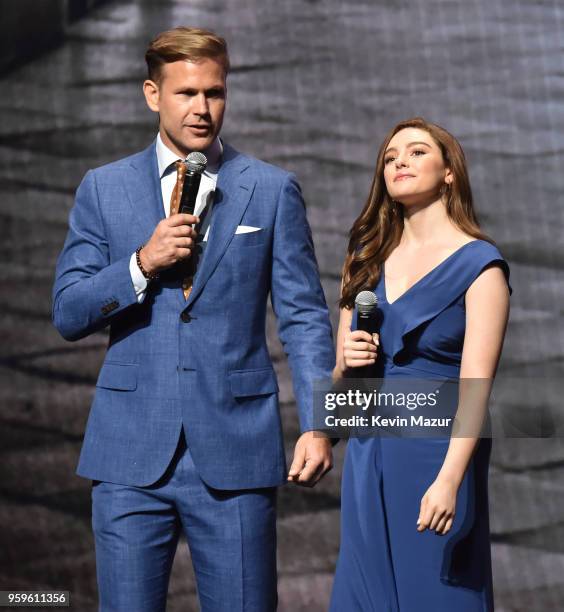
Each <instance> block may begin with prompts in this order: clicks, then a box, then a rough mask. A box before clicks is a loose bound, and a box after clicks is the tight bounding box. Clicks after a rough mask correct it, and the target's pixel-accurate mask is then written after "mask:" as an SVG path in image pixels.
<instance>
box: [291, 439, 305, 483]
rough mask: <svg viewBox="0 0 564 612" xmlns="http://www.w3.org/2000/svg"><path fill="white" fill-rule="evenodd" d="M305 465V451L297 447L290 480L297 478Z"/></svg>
mask: <svg viewBox="0 0 564 612" xmlns="http://www.w3.org/2000/svg"><path fill="white" fill-rule="evenodd" d="M304 463H305V449H302V448H301V447H298V446H296V450H295V451H294V460H293V461H292V465H291V466H290V471H289V472H288V479H289V480H290V479H291V478H293V477H295V476H297V475H298V474H299V473H300V472H301V471H302V468H303V466H304Z"/></svg>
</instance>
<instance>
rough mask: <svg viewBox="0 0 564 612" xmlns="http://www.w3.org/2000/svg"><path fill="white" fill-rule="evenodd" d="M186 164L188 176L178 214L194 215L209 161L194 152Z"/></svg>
mask: <svg viewBox="0 0 564 612" xmlns="http://www.w3.org/2000/svg"><path fill="white" fill-rule="evenodd" d="M184 163H185V164H186V176H185V177H184V185H183V187H182V196H181V197H180V205H179V207H178V212H181V213H187V214H189V215H193V214H194V209H195V208H196V198H197V196H198V189H199V188H200V181H201V180H202V173H203V171H204V170H205V169H206V165H207V163H208V160H207V159H206V156H205V155H204V154H203V153H199V152H198V151H194V152H192V153H190V155H188V157H187V158H186V161H185V162H184Z"/></svg>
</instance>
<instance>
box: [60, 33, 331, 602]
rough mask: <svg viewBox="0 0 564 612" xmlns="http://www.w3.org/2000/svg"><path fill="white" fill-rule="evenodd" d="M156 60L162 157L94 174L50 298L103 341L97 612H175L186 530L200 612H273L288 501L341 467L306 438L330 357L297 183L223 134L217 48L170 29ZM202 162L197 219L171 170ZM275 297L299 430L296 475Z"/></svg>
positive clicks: (154, 98)
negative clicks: (271, 334) (284, 415)
mask: <svg viewBox="0 0 564 612" xmlns="http://www.w3.org/2000/svg"><path fill="white" fill-rule="evenodd" d="M146 60H147V64H148V68H149V78H148V79H147V80H146V81H145V83H144V93H145V97H146V100H147V104H148V105H149V107H150V108H151V110H153V111H155V112H157V113H158V114H159V133H158V136H157V138H156V141H155V142H153V144H151V145H150V146H149V147H148V148H147V149H146V150H145V151H142V152H141V153H138V154H136V155H132V156H131V157H128V158H125V159H122V160H119V161H117V162H114V163H111V164H108V165H106V166H103V167H101V168H97V169H95V170H91V171H89V172H88V173H87V174H86V176H85V178H84V180H83V181H82V183H81V185H80V187H79V189H78V191H77V194H76V201H75V205H74V207H73V209H72V211H71V213H70V220H69V231H68V235H67V238H66V241H65V245H64V248H63V250H62V253H61V255H60V257H59V260H58V263H57V272H56V281H55V286H54V289H53V320H54V323H55V325H56V327H57V329H58V330H59V331H60V333H61V334H62V335H63V337H64V338H66V339H67V340H78V339H80V338H83V337H85V336H87V335H89V334H91V333H93V332H95V331H97V330H100V329H102V328H104V327H105V326H107V325H109V326H110V337H109V346H108V350H107V354H106V358H105V361H104V364H103V366H102V369H101V371H100V374H99V377H98V381H97V383H96V393H95V397H94V401H93V404H92V407H91V411H90V416H89V419H88V424H87V428H86V433H85V438H84V443H83V447H82V451H81V456H80V461H79V466H78V470H77V473H78V474H79V475H80V476H83V477H85V478H89V479H92V481H93V486H92V524H93V531H94V536H95V544H96V563H97V575H98V587H99V595H100V610H102V611H109V610H112V611H113V610H119V611H127V612H131V611H134V612H143V611H147V612H149V611H150V612H156V611H159V610H164V609H165V606H166V595H167V587H168V580H169V575H170V569H171V566H172V561H173V557H174V553H175V550H176V544H177V540H178V537H179V534H180V532H181V531H184V533H185V535H186V538H187V540H188V544H189V546H190V551H191V556H192V561H193V564H194V570H195V574H196V579H197V587H198V594H199V598H200V604H201V608H202V610H204V611H205V612H212V611H213V612H215V611H226V610H229V611H230V612H235V611H239V610H241V611H243V610H245V611H256V612H267V611H269V610H274V609H275V608H276V600H277V595H276V526H275V514H276V510H275V502H276V487H277V486H279V485H281V484H283V483H284V482H285V481H286V480H292V481H294V482H296V483H298V484H303V485H306V486H313V485H314V484H315V482H317V481H318V480H319V478H320V477H321V476H322V475H323V474H324V473H325V472H326V471H328V470H329V469H330V468H331V443H330V441H329V440H328V439H327V438H326V437H324V436H322V435H321V434H316V433H315V432H314V431H312V430H313V425H312V423H313V415H312V403H313V402H312V396H313V391H312V384H313V381H314V380H315V379H322V378H328V377H329V376H330V375H331V371H332V368H333V366H334V352H333V342H332V335H331V326H330V323H329V317H328V312H327V307H326V304H325V299H324V295H323V291H322V288H321V285H320V281H319V274H318V269H317V264H316V261H315V257H314V251H313V243H312V238H311V232H310V229H309V226H308V223H307V220H306V215H305V210H304V204H303V200H302V197H301V194H300V190H299V187H298V185H297V183H296V180H295V178H294V176H293V175H291V174H289V173H287V172H284V171H283V170H281V169H279V168H276V167H274V166H271V165H269V164H266V163H263V162H261V161H258V160H256V159H253V158H252V157H249V156H246V155H243V154H241V153H239V152H238V151H236V150H235V149H233V148H232V147H230V146H229V145H228V144H227V143H225V142H223V141H221V140H220V139H219V137H218V134H219V131H220V129H221V125H222V120H223V114H224V110H225V103H226V94H227V89H226V77H227V72H228V69H229V60H228V55H227V48H226V45H225V41H224V40H223V39H222V38H220V37H218V36H217V35H215V34H213V33H212V32H207V31H205V30H197V29H193V28H175V29H174V30H171V31H168V32H165V33H163V34H160V35H159V36H158V37H157V38H156V39H155V40H154V41H153V42H152V43H151V45H150V47H149V49H148V51H147V54H146ZM193 151H200V152H203V153H204V154H205V155H206V156H207V158H208V167H207V170H206V171H205V174H204V175H203V177H202V182H201V185H200V189H199V192H198V198H197V203H196V209H195V214H194V215H188V214H180V213H178V214H176V211H175V209H174V203H175V202H176V203H178V193H179V192H178V189H179V187H178V186H177V185H176V181H177V171H178V173H180V167H181V165H180V164H178V163H177V162H178V160H184V159H185V158H186V156H187V155H188V154H189V153H190V152H193ZM169 201H170V202H171V203H172V205H173V208H172V214H171V210H170V209H169ZM196 257H197V258H198V262H197V268H196V272H195V275H194V274H193V272H194V267H192V278H190V277H189V275H188V276H187V273H186V270H188V269H189V268H187V267H186V266H185V264H186V263H187V262H190V260H191V259H192V260H193V262H194V266H195V265H196V262H195V258H196ZM183 264H184V265H183ZM179 265H180V266H182V265H183V267H180V268H179ZM269 294H270V299H271V301H272V305H273V309H274V312H275V314H276V316H277V320H278V329H279V336H280V339H281V341H282V344H283V346H284V349H285V351H286V353H287V355H288V358H289V363H290V366H291V370H292V376H293V384H294V391H295V395H296V400H297V405H298V409H299V418H300V428H301V431H302V434H301V436H300V438H299V440H298V442H297V445H296V449H295V452H294V460H293V463H292V466H291V468H290V472H289V474H287V473H286V465H285V455H284V445H283V437H282V431H281V424H280V415H279V410H278V395H277V392H278V385H277V381H276V375H275V373H274V370H273V368H272V363H271V360H270V357H269V354H268V350H267V346H266V338H265V318H266V306H267V299H268V296H269Z"/></svg>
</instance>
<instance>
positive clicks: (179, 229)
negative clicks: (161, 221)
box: [170, 225, 198, 238]
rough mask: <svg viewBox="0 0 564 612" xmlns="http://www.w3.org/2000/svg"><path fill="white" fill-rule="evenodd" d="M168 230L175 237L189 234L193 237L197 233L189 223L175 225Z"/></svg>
mask: <svg viewBox="0 0 564 612" xmlns="http://www.w3.org/2000/svg"><path fill="white" fill-rule="evenodd" d="M170 232H171V233H172V235H173V236H174V237H175V238H179V237H183V236H191V237H194V238H195V237H196V236H197V235H198V232H197V231H196V230H195V229H194V228H193V227H191V226H190V225H176V226H174V227H173V228H172V229H171V230H170Z"/></svg>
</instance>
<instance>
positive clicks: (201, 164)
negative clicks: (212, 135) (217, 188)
mask: <svg viewBox="0 0 564 612" xmlns="http://www.w3.org/2000/svg"><path fill="white" fill-rule="evenodd" d="M185 163H186V165H187V166H188V170H189V171H191V172H197V173H198V174H201V173H202V172H203V171H204V170H205V169H206V166H207V164H208V160H207V158H206V156H205V155H204V154H203V153H200V152H199V151H193V152H192V153H190V154H189V155H188V157H187V158H186V162H185Z"/></svg>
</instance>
